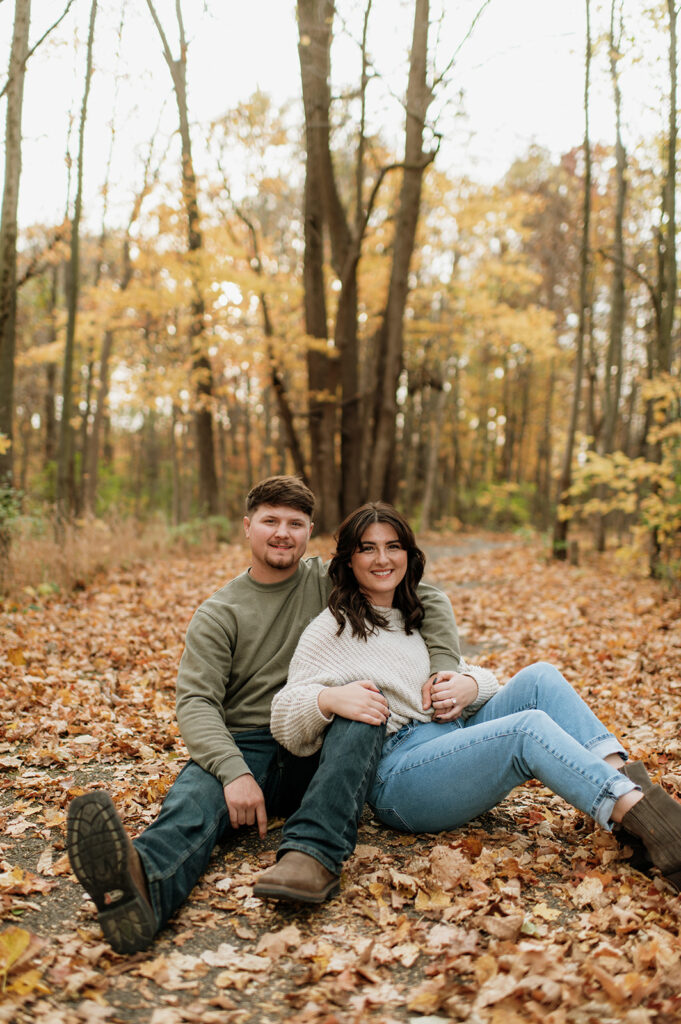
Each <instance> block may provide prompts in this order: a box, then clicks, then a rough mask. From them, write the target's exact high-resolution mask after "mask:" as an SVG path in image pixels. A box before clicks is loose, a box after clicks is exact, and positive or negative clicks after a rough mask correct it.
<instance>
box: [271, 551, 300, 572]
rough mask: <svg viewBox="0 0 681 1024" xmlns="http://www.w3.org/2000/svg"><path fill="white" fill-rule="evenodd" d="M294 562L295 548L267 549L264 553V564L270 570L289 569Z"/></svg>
mask: <svg viewBox="0 0 681 1024" xmlns="http://www.w3.org/2000/svg"><path fill="white" fill-rule="evenodd" d="M295 560H296V553H295V548H276V549H274V550H272V549H270V548H267V549H266V551H265V564H266V565H269V566H270V568H271V569H290V568H291V566H292V565H293V563H294V562H295Z"/></svg>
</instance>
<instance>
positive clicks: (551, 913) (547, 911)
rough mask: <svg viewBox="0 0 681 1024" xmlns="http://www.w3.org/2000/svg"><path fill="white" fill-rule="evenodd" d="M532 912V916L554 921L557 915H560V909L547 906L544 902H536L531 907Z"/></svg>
mask: <svg viewBox="0 0 681 1024" xmlns="http://www.w3.org/2000/svg"><path fill="white" fill-rule="evenodd" d="M532 914H533V916H534V917H541V918H542V920H544V921H555V920H556V918H557V917H560V910H556V909H555V907H549V906H548V905H547V904H546V903H544V902H542V903H538V904H537V906H536V907H534V908H533V910H532Z"/></svg>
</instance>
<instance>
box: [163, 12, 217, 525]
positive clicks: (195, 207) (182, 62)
mask: <svg viewBox="0 0 681 1024" xmlns="http://www.w3.org/2000/svg"><path fill="white" fill-rule="evenodd" d="M147 6H148V8H149V11H150V13H151V16H152V18H153V20H154V24H155V25H156V28H157V30H158V33H159V36H160V38H161V43H162V46H163V55H164V57H165V60H166V63H167V65H168V70H169V71H170V76H171V79H172V82H173V89H174V92H175V99H176V101H177V110H178V114H179V119H180V140H181V143H182V198H183V201H184V207H185V214H186V217H187V249H188V252H189V261H188V263H189V272H190V273H191V274H192V280H193V297H192V300H191V303H190V319H191V326H190V330H189V336H190V344H191V353H192V372H193V378H194V386H195V388H196V399H197V408H196V413H195V417H194V418H195V426H196V441H197V447H198V455H199V514H200V515H217V514H218V512H219V510H220V502H219V495H218V484H217V474H216V471H215V440H214V435H213V410H212V406H213V371H212V367H211V363H210V358H209V356H208V352H207V349H206V344H205V339H204V314H205V307H204V302H203V296H202V294H201V286H200V281H199V273H200V270H199V265H198V260H197V259H196V256H197V254H199V253H200V252H201V250H202V249H203V237H202V234H201V227H200V217H199V202H198V190H197V186H196V175H195V172H194V163H193V160H192V147H191V136H190V133H189V114H188V107H187V41H186V38H185V32H184V22H183V19H182V8H181V3H180V0H175V12H176V15H177V23H178V28H179V33H180V56H179V57H178V58H177V59H175V58H174V57H173V55H172V52H171V49H170V46H169V44H168V40H167V38H166V34H165V32H164V30H163V26H162V25H161V22H160V20H159V17H158V14H157V13H156V9H155V7H154V4H153V2H152V0H147Z"/></svg>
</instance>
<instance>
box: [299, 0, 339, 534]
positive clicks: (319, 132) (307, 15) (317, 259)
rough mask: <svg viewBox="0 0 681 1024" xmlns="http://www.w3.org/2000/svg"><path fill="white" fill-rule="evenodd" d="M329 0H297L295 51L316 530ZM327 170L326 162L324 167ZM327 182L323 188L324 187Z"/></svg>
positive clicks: (325, 438)
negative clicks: (302, 145)
mask: <svg viewBox="0 0 681 1024" xmlns="http://www.w3.org/2000/svg"><path fill="white" fill-rule="evenodd" d="M332 18H333V3H332V2H331V0H299V3H298V24H299V32H300V41H299V44H298V53H299V58H300V72H301V80H302V88H303V106H304V108H305V142H306V162H305V195H304V217H305V228H304V234H305V255H304V259H303V284H304V292H305V299H304V301H305V330H306V333H307V334H308V335H309V336H310V338H311V339H315V338H316V339H319V342H320V343H319V344H315V343H314V342H311V343H310V344H309V345H308V352H307V371H308V387H309V416H310V444H311V479H312V487H313V489H314V491H315V493H316V496H317V499H318V501H319V505H318V509H317V513H316V517H317V526H318V527H319V529H320V531H321V532H322V533H328V532H329V531H331V530H333V529H334V527H335V526H336V525H337V523H338V520H339V517H340V503H339V485H338V474H337V468H336V458H335V431H336V405H335V403H336V381H337V373H336V366H335V361H333V360H331V359H330V358H329V356H328V355H327V352H326V340H327V337H328V327H327V315H326V294H325V290H324V221H325V203H324V182H323V180H322V163H323V161H324V147H323V138H324V133H328V100H327V96H328V88H329V87H328V80H329V54H330V48H331V26H332ZM327 170H328V168H327ZM328 187H329V186H328V184H327V188H328Z"/></svg>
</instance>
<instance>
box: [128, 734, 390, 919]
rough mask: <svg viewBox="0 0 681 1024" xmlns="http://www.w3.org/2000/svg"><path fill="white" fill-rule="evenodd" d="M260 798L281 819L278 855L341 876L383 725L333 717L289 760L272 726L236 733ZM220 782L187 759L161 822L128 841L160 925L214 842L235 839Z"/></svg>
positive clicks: (184, 895)
mask: <svg viewBox="0 0 681 1024" xmlns="http://www.w3.org/2000/svg"><path fill="white" fill-rule="evenodd" d="M233 737H234V740H235V742H236V743H237V745H238V747H239V749H240V750H241V753H242V754H243V757H244V760H245V761H246V764H247V765H248V767H249V768H250V770H251V772H252V773H253V776H254V778H255V780H256V782H257V783H258V785H259V786H260V788H261V789H262V791H263V793H264V795H265V806H266V808H267V813H268V815H272V816H276V817H279V816H282V817H286V818H287V820H286V823H285V825H284V829H283V838H282V842H281V844H280V846H279V850H278V855H279V856H281V854H282V853H284V852H286V850H300V851H302V852H303V853H308V854H310V855H311V856H312V857H315V858H316V860H318V861H320V863H321V864H323V865H324V866H325V867H326V868H328V869H329V871H332V872H333V873H334V874H340V872H341V869H342V865H343V861H344V860H346V859H347V858H348V857H349V856H350V854H351V853H352V851H353V850H354V848H355V844H356V842H357V831H358V828H359V821H360V817H361V814H362V808H363V806H364V801H365V799H366V794H367V791H368V788H369V785H370V783H371V781H372V779H373V775H374V771H375V769H376V764H377V762H378V759H379V757H380V754H381V747H382V745H383V740H384V739H385V727H384V726H381V727H380V728H379V727H376V726H371V725H365V724H363V723H361V722H352V721H349V720H348V719H346V718H339V717H338V716H337V717H336V718H334V720H333V722H332V723H331V725H330V726H329V728H328V729H327V730H326V733H325V736H324V743H323V745H322V749H321V751H320V752H319V753H317V754H315V755H313V756H312V757H294V756H293V754H290V753H289V752H288V751H286V750H284V749H283V748H282V747H280V746H279V744H278V743H277V742H276V740H275V739H274V738H273V736H272V734H271V733H270V731H269V729H253V730H250V731H248V732H241V733H234V734H233ZM238 835H239V830H236V829H233V828H232V826H231V824H230V821H229V811H228V808H227V804H226V803H225V795H224V790H223V787H222V783H221V782H220V781H219V780H218V779H217V778H216V777H215V776H214V775H211V774H210V772H206V771H204V770H203V768H200V767H199V765H198V764H196V763H195V762H194V761H189V762H188V763H187V764H186V765H185V766H184V768H183V769H182V771H181V772H180V774H179V775H178V777H177V779H176V780H175V782H174V783H173V785H172V787H171V788H170V790H169V792H168V795H167V796H166V798H165V801H164V803H163V807H162V808H161V813H160V814H159V816H158V818H156V820H155V821H154V822H152V824H151V825H150V826H149V827H148V828H147V829H146V830H145V831H144V832H142V834H141V835H139V836H137V838H136V839H135V840H134V841H133V842H134V846H135V849H136V850H137V852H138V853H139V855H140V858H141V860H142V864H143V866H144V871H145V874H146V877H147V883H148V887H149V896H150V899H151V903H152V907H153V909H154V914H155V915H156V922H157V926H158V928H161V927H162V926H163V925H164V924H165V923H166V921H167V920H168V919H169V918H170V917H171V915H172V914H173V913H174V912H175V911H176V910H177V909H178V907H179V906H180V905H181V904H182V903H183V902H184V900H185V899H186V898H187V896H188V895H189V893H190V892H191V890H192V888H193V887H194V885H195V884H196V882H197V881H198V879H199V877H200V876H201V874H202V872H203V871H204V870H205V868H206V865H207V864H208V861H209V859H210V856H211V854H212V852H213V850H214V849H215V847H216V845H217V844H218V843H225V842H226V841H228V840H230V839H233V838H236V837H238Z"/></svg>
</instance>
